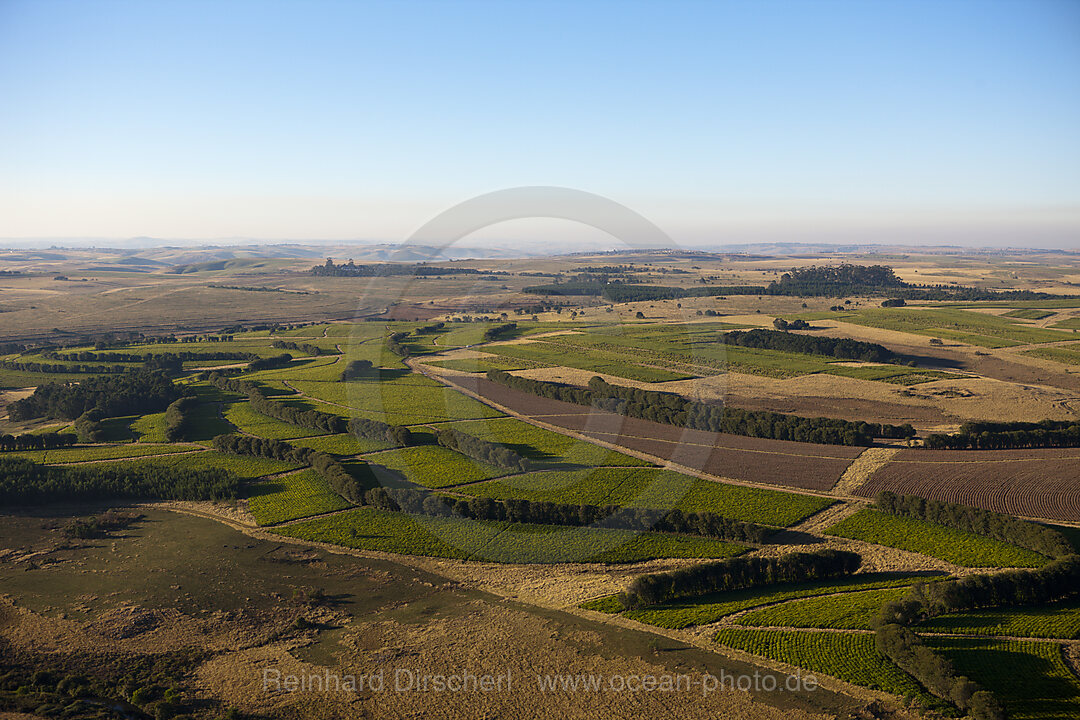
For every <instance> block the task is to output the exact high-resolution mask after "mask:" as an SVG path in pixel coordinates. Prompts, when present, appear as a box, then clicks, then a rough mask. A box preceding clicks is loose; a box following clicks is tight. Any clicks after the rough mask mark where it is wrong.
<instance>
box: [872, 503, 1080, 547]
mask: <svg viewBox="0 0 1080 720" xmlns="http://www.w3.org/2000/svg"><path fill="white" fill-rule="evenodd" d="M874 501H875V502H876V503H877V506H878V508H879V509H880V510H881V511H882V512H886V513H889V514H890V515H902V516H904V517H910V518H916V519H918V520H925V521H927V522H932V523H937V524H938V525H947V526H948V527H954V528H957V529H960V530H965V531H967V532H973V533H976V534H978V535H985V536H986V537H991V538H994V539H995V540H1001V541H1002V542H1007V543H1012V544H1013V545H1019V546H1020V547H1023V548H1027V549H1028V550H1033V551H1035V552H1037V553H1041V554H1043V555H1046V556H1047V557H1061V556H1063V555H1071V554H1072V553H1073V552H1075V550H1074V548H1073V546H1072V545H1071V544H1070V543H1069V541H1068V540H1066V539H1065V537H1064V536H1063V535H1062V534H1061V533H1059V532H1058V531H1056V530H1054V529H1052V528H1048V527H1046V526H1045V525H1039V524H1038V523H1033V522H1028V521H1027V520H1021V519H1020V518H1016V517H1013V516H1011V515H1002V514H1001V513H996V512H991V511H990V510H982V509H979V508H973V507H967V506H965V505H957V504H956V503H950V502H944V501H941V500H927V499H926V498H921V497H919V496H917V495H897V494H896V493H893V492H889V491H887V490H886V491H883V492H880V493H878V494H877V497H876V498H874Z"/></svg>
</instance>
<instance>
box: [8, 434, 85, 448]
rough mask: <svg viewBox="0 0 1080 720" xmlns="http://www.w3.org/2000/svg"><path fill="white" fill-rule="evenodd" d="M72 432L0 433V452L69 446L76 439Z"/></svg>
mask: <svg viewBox="0 0 1080 720" xmlns="http://www.w3.org/2000/svg"><path fill="white" fill-rule="evenodd" d="M78 439H79V438H78V436H76V435H75V434H74V433H37V434H35V433H25V434H23V435H11V434H10V433H5V434H3V435H0V452H15V451H18V450H55V449H56V448H65V447H71V446H72V445H74V444H75V443H76V442H77V441H78Z"/></svg>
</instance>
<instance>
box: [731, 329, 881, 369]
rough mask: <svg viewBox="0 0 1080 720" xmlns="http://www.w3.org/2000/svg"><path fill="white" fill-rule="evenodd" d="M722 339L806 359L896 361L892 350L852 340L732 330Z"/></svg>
mask: <svg viewBox="0 0 1080 720" xmlns="http://www.w3.org/2000/svg"><path fill="white" fill-rule="evenodd" d="M789 327H790V325H789ZM720 339H721V341H722V342H723V343H724V344H725V345H738V346H741V347H748V348H759V349H765V350H780V351H782V352H793V353H803V354H805V355H824V356H826V357H832V358H837V359H841V360H859V361H862V362H880V363H885V362H893V361H894V360H896V359H897V356H896V354H895V353H893V351H892V350H889V349H888V348H886V347H885V346H883V345H879V344H877V343H871V342H863V341H861V340H852V339H851V338H834V337H817V336H814V335H799V334H797V333H791V332H783V331H781V330H766V329H765V328H755V329H754V330H732V331H730V332H726V333H724V334H722V335H721V336H720Z"/></svg>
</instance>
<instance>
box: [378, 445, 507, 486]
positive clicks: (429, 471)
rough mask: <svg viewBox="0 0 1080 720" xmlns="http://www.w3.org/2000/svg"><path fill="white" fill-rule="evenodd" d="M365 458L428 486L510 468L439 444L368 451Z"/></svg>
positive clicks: (473, 478)
mask: <svg viewBox="0 0 1080 720" xmlns="http://www.w3.org/2000/svg"><path fill="white" fill-rule="evenodd" d="M366 459H367V460H369V461H370V462H373V463H375V464H377V465H382V466H384V467H388V468H390V469H391V470H396V471H397V472H399V473H401V474H402V475H404V476H405V478H406V479H407V480H409V481H410V482H414V483H416V484H417V485H423V486H425V487H430V488H442V487H450V486H451V485H460V484H461V483H469V482H476V481H478V480H487V479H489V478H493V477H498V476H500V475H506V474H507V473H508V472H510V471H509V470H505V469H503V468H498V467H495V466H493V465H488V464H487V463H482V462H479V461H477V460H473V459H472V458H469V457H466V456H465V455H462V454H461V453H459V452H455V451H453V450H450V449H449V448H444V447H442V446H441V445H419V446H416V447H407V448H400V449H397V450H386V451H384V452H377V453H374V454H371V455H368V456H366Z"/></svg>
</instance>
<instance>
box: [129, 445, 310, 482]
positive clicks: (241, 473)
mask: <svg viewBox="0 0 1080 720" xmlns="http://www.w3.org/2000/svg"><path fill="white" fill-rule="evenodd" d="M122 462H125V463H131V464H133V465H134V464H136V463H137V464H139V465H154V466H164V465H168V466H176V465H183V466H184V467H186V468H192V469H196V470H201V469H205V468H221V469H223V470H228V471H230V472H233V473H235V474H236V475H237V476H238V477H241V478H257V477H262V476H263V475H273V474H274V473H279V472H285V471H286V470H295V469H297V467H298V466H297V465H295V464H293V463H287V462H282V461H280V460H270V459H267V458H260V457H247V456H240V455H226V454H225V453H219V452H216V451H213V450H207V451H206V452H200V453H191V454H187V455H159V456H157V457H152V458H146V459H138V460H124V461H122Z"/></svg>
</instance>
